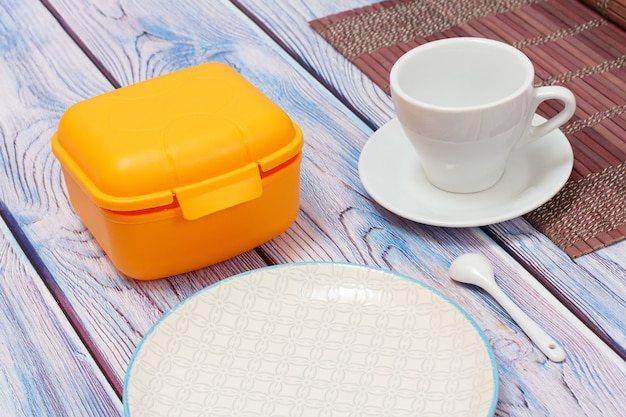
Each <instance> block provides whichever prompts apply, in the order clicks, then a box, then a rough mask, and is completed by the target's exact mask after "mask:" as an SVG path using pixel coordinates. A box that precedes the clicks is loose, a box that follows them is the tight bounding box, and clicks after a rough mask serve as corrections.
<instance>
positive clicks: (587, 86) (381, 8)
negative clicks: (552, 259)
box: [310, 0, 626, 257]
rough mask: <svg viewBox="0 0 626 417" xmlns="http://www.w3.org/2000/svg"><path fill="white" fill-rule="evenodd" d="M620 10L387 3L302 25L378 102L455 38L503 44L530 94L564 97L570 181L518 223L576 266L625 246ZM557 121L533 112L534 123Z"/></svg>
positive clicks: (570, 3)
mask: <svg viewBox="0 0 626 417" xmlns="http://www.w3.org/2000/svg"><path fill="white" fill-rule="evenodd" d="M583 1H584V2H585V3H589V4H590V5H593V6H595V7H596V8H591V7H588V6H587V5H585V4H583ZM620 4H621V5H624V4H626V0H619V1H617V2H616V1H611V0H609V1H608V2H607V1H606V0H601V1H599V2H598V1H595V0H582V1H579V0H508V1H507V0H448V1H445V2H444V1H440V0H390V1H383V2H381V3H376V4H372V5H370V6H367V7H363V8H359V9H355V10H349V11H346V12H343V13H340V14H337V15H333V16H328V17H324V18H321V19H318V20H315V21H312V22H310V23H311V26H312V27H313V28H314V29H315V30H316V31H317V32H318V33H319V34H320V35H321V36H322V37H324V38H325V39H326V40H327V41H328V42H329V43H330V44H332V45H333V46H334V47H335V48H336V49H337V50H338V51H339V52H340V53H342V54H343V55H344V56H345V57H346V58H348V59H349V60H350V61H351V62H353V63H354V64H355V65H356V66H357V67H358V68H360V69H361V70H362V71H363V72H364V73H365V74H367V76H369V77H370V78H371V79H372V80H373V81H374V82H375V83H377V84H378V85H379V86H380V87H381V88H382V89H383V90H385V91H386V92H387V93H389V71H390V70H391V66H392V65H393V63H394V62H395V60H396V59H397V58H398V57H400V56H401V55H402V54H403V53H405V52H406V51H408V50H409V49H411V48H414V47H416V46H418V45H420V44H423V43H426V42H429V41H431V40H435V39H440V38H446V37H455V36H478V37H486V38H491V39H497V40H500V41H504V42H507V43H510V44H512V45H514V46H516V47H518V48H519V49H521V50H522V51H523V52H525V53H526V54H527V55H528V56H529V57H530V59H531V60H532V61H533V63H534V65H535V70H536V73H537V76H536V80H535V81H536V84H537V85H552V84H560V85H564V86H566V87H568V88H569V89H571V90H572V91H573V92H574V94H575V95H576V98H577V104H578V106H577V110H576V114H575V115H574V117H573V118H572V119H571V121H570V123H568V124H566V125H565V126H563V127H562V131H563V133H564V134H565V135H566V136H567V138H568V139H569V141H570V143H571V144H572V147H573V148H574V159H575V161H574V169H573V172H572V175H571V177H570V179H569V181H568V182H567V184H566V185H565V187H564V188H563V189H562V190H561V191H560V192H559V193H558V194H557V195H556V196H555V197H554V198H553V199H552V200H551V201H549V202H548V203H546V204H545V205H543V206H542V207H540V208H538V209H536V210H535V211H533V212H531V213H529V214H527V215H526V216H525V218H526V219H527V220H528V221H529V222H530V223H531V224H532V225H533V226H534V227H535V228H537V230H539V231H540V232H542V233H544V234H545V235H546V236H547V237H548V238H550V239H551V240H552V241H553V242H554V243H555V244H556V245H557V246H559V247H560V248H561V249H563V250H564V251H565V252H566V253H567V254H568V255H569V256H571V257H577V256H580V255H583V254H586V253H589V252H592V251H594V250H596V249H599V248H602V247H605V246H607V245H609V244H611V243H614V242H617V241H619V240H622V239H624V238H625V237H626V163H625V161H626V30H625V29H624V28H621V27H620V26H619V21H618V20H615V21H613V20H609V19H608V18H609V11H610V12H611V13H613V14H615V10H618V11H620V10H621V11H620V13H621V14H619V13H618V14H617V16H618V17H619V16H622V17H623V16H626V13H623V11H624V9H619V7H618V6H620ZM608 6H611V7H612V9H607V7H608ZM557 111H558V108H552V107H551V106H550V104H548V103H544V104H542V106H541V107H540V109H539V113H540V114H542V115H543V116H544V117H550V116H551V115H553V114H555V113H556V112H557Z"/></svg>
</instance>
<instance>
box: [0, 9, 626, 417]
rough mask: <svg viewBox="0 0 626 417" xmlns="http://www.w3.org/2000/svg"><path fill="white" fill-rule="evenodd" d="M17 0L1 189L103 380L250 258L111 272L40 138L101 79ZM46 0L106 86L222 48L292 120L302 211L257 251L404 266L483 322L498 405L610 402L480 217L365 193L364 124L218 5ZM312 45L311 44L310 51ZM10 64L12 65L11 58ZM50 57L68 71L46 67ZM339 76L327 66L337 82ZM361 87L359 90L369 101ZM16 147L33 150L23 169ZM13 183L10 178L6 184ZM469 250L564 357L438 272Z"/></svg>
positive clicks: (570, 409) (612, 373)
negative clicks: (488, 263) (458, 221)
mask: <svg viewBox="0 0 626 417" xmlns="http://www.w3.org/2000/svg"><path fill="white" fill-rule="evenodd" d="M23 4H24V6H23V7H20V6H18V7H16V8H12V9H11V13H12V14H11V15H10V17H9V18H7V20H11V21H13V20H15V19H17V20H18V21H22V22H27V21H28V22H30V20H29V19H32V17H31V15H32V14H33V13H39V14H41V16H40V17H37V20H36V21H37V23H38V25H37V27H33V28H30V29H29V30H28V31H26V32H25V34H22V35H20V36H23V37H25V38H24V39H22V40H20V42H21V44H20V45H21V47H20V48H19V50H20V51H26V50H30V51H34V52H31V53H27V52H24V53H22V55H20V56H19V58H20V59H19V60H18V59H16V58H13V59H12V60H10V61H8V62H9V63H7V64H4V63H0V68H3V69H4V70H5V71H6V72H14V71H15V73H16V74H17V75H15V76H14V77H13V78H14V83H13V84H11V85H10V86H9V87H6V86H4V84H0V88H2V89H6V90H7V91H8V93H9V94H10V95H11V97H13V98H12V100H13V102H12V104H13V105H12V106H9V107H11V108H12V109H17V110H12V112H13V113H15V114H16V115H17V116H19V117H17V116H14V115H13V113H11V115H10V116H6V115H4V114H0V115H2V119H0V120H1V121H2V123H3V126H5V123H6V124H7V125H9V126H11V127H10V129H7V130H6V132H7V134H4V133H3V145H2V146H3V147H4V148H3V151H2V153H1V155H2V158H3V159H2V161H3V162H2V163H3V164H4V165H5V166H6V167H7V170H6V171H5V173H3V177H2V178H1V179H2V183H1V184H2V193H3V194H2V196H3V198H4V197H5V195H6V197H7V199H8V200H9V202H10V204H8V205H9V208H10V209H11V211H12V213H14V216H15V223H16V225H17V226H19V228H20V230H22V231H23V234H24V239H25V240H26V241H27V242H28V243H29V244H30V245H32V252H33V253H36V254H37V256H39V261H38V262H37V264H38V265H40V273H42V275H43V276H44V278H45V279H46V280H47V282H48V283H49V285H50V286H51V287H52V288H53V290H54V292H55V293H56V294H58V295H57V296H58V297H59V300H60V303H61V305H62V306H63V308H64V309H65V311H67V312H68V315H69V316H70V317H71V319H72V320H74V321H75V323H76V325H77V326H78V327H79V328H81V329H83V330H81V331H82V332H83V337H85V339H86V340H87V342H88V343H89V345H90V347H91V350H92V351H93V352H94V354H95V356H96V359H97V360H98V361H99V362H100V363H101V365H102V366H103V368H104V369H107V370H108V372H109V377H110V378H111V380H112V381H113V385H114V387H115V388H116V389H119V386H120V385H121V381H122V379H123V377H124V372H125V367H126V365H127V363H128V358H129V354H130V352H132V350H133V349H134V347H135V346H136V344H137V343H138V342H139V340H140V338H141V335H142V334H144V333H145V332H146V331H147V329H148V327H149V325H150V324H151V323H153V322H154V321H155V320H156V319H157V318H158V317H159V316H160V315H161V314H162V312H163V311H165V310H166V309H168V308H169V307H170V306H171V305H172V304H173V303H174V302H175V301H176V300H178V299H180V298H182V297H184V296H185V295H187V294H190V293H192V292H194V291H196V290H197V289H199V288H200V287H201V286H203V285H204V284H205V283H206V282H209V281H210V280H212V279H218V278H219V277H223V276H227V275H231V274H233V273H235V272H236V271H238V270H241V269H246V268H253V267H255V266H254V265H257V266H259V265H261V264H262V263H261V262H260V260H259V259H258V258H257V257H255V256H253V255H254V254H248V256H245V257H240V258H238V259H236V260H234V261H232V262H227V263H224V264H222V265H217V266H215V267H213V268H207V269H205V270H202V271H200V272H197V273H194V274H186V275H183V276H180V277H176V278H173V279H168V280H160V281H155V282H150V283H137V282H132V281H128V280H124V279H123V278H122V277H120V276H119V275H118V274H117V273H116V272H115V271H114V270H113V269H112V267H111V266H110V265H109V263H108V261H107V260H106V257H104V256H103V254H102V253H101V252H100V251H99V249H98V246H97V245H96V243H95V242H93V240H92V238H91V237H90V235H89V233H87V232H86V231H85V230H84V229H83V228H82V226H81V223H80V222H79V220H78V219H77V218H76V216H74V215H73V213H72V212H71V209H70V208H69V206H68V204H67V200H66V199H65V196H64V190H63V186H62V182H61V178H60V172H59V167H58V164H57V163H56V162H55V161H54V159H53V158H52V156H51V154H50V153H49V150H48V149H47V143H48V142H47V141H48V140H49V135H51V133H52V131H53V130H54V128H55V123H56V121H58V117H60V114H61V113H62V111H63V110H64V108H65V106H67V105H69V104H70V103H71V102H72V100H75V101H77V100H79V99H82V98H85V97H88V96H90V95H93V94H94V93H95V92H96V91H97V90H98V89H101V91H104V90H106V89H107V88H109V87H110V85H111V84H110V83H108V82H107V81H106V78H105V77H104V76H103V75H102V74H101V73H99V72H98V71H96V69H95V67H94V66H93V65H92V64H91V62H90V61H89V60H87V57H86V56H84V55H82V54H81V51H80V50H78V48H76V47H75V46H73V44H72V43H71V42H69V39H68V38H67V36H66V35H65V34H64V33H63V32H61V31H60V28H59V27H58V25H56V24H55V22H54V21H53V20H52V19H51V18H50V15H49V14H46V13H44V12H43V11H42V8H37V7H36V5H35V4H32V3H31V2H28V1H26V2H23ZM51 4H52V6H53V7H54V9H55V12H56V13H57V14H58V16H59V18H60V19H62V21H63V22H64V24H65V25H67V27H69V28H71V30H72V32H73V33H75V34H76V37H77V38H76V39H77V40H78V41H79V44H83V45H84V46H85V47H86V48H88V52H89V54H90V55H92V56H93V59H94V61H95V62H97V63H99V64H100V65H102V66H103V69H104V70H105V72H106V73H108V74H111V77H113V78H114V80H117V82H119V84H120V85H125V84H127V83H130V82H134V81H139V80H141V79H145V78H149V77H150V76H154V75H157V74H159V73H163V72H168V71H170V70H173V69H178V68H182V67H185V66H189V65H194V64H198V63H200V62H204V61H206V60H216V61H222V62H226V63H228V64H230V65H232V66H233V67H235V68H236V69H238V70H239V71H240V72H241V73H242V74H243V75H244V76H245V77H246V78H248V79H249V80H250V81H251V82H252V83H253V84H255V85H256V86H257V87H259V88H260V89H261V90H262V91H264V92H265V93H266V94H267V95H268V96H270V98H272V99H273V100H274V101H276V102H277V103H278V104H279V105H281V107H283V108H285V110H287V112H288V113H289V114H290V115H291V116H292V117H293V118H294V120H295V121H296V122H297V123H298V124H300V125H301V127H302V128H303V130H304V132H305V141H306V147H305V150H304V154H305V155H304V161H303V172H302V210H301V212H300V216H299V218H298V220H297V222H296V224H295V225H294V226H293V227H292V228H291V229H290V230H289V231H288V232H286V233H284V234H283V235H281V236H280V237H278V238H277V239H275V240H273V241H272V242H270V243H269V244H267V245H264V247H263V252H264V253H265V255H266V256H267V257H271V258H273V261H274V262H278V263H282V262H291V261H306V260H313V261H323V260H333V261H349V262H355V263H366V264H370V265H379V266H383V267H387V268H390V269H394V270H396V271H399V272H402V273H406V274H410V275H412V276H414V277H416V278H418V279H420V280H421V281H423V282H425V283H427V284H430V285H432V286H434V287H436V288H438V289H440V290H441V291H443V292H444V293H446V294H447V295H449V296H450V297H452V298H453V299H455V300H456V301H457V302H458V303H459V304H460V305H461V306H463V307H464V308H466V309H467V311H468V312H469V314H470V315H472V316H473V317H474V318H475V319H476V320H477V321H478V322H479V324H480V325H481V327H482V328H484V329H485V331H486V333H487V336H488V337H489V339H490V341H491V343H492V345H493V346H494V348H495V351H496V355H497V359H498V364H499V366H500V376H501V380H502V385H501V395H500V403H499V406H498V407H499V408H498V413H499V415H519V416H526V415H528V416H531V415H533V416H536V415H550V414H552V415H563V414H566V413H568V414H570V415H597V414H601V415H607V416H610V415H619V413H621V411H622V404H623V401H624V399H626V392H625V391H624V390H625V389H626V388H624V387H626V369H625V365H624V361H623V360H621V359H620V358H619V357H618V356H617V355H616V354H615V353H614V352H612V351H611V350H610V349H608V347H606V345H604V344H603V343H602V342H601V341H600V340H598V339H597V338H596V337H595V336H594V335H593V334H591V332H589V331H588V330H587V329H586V328H585V327H584V326H583V325H582V324H581V323H580V322H578V320H576V318H575V317H573V316H572V315H571V314H570V313H569V312H568V311H567V310H566V309H565V308H564V307H563V306H562V305H560V304H559V303H558V302H556V301H555V300H554V299H553V297H551V295H550V294H549V293H548V292H547V291H546V290H545V289H544V288H543V287H541V286H540V285H538V284H537V281H536V280H534V278H532V277H528V276H522V278H517V276H518V272H520V270H519V266H515V265H516V264H515V262H513V260H512V259H511V258H510V257H509V256H507V255H506V253H504V251H502V250H501V249H499V248H498V246H497V245H496V244H494V242H493V241H491V240H490V239H489V238H488V237H487V236H486V235H485V234H484V233H482V232H481V231H480V230H477V229H461V230H453V229H442V228H432V227H425V226H421V225H418V224H415V223H413V222H408V221H405V220H403V219H401V218H398V217H397V216H393V215H391V214H390V213H388V212H386V211H385V210H382V209H380V208H379V206H377V205H376V204H375V203H373V202H372V201H371V200H370V199H369V198H368V197H367V195H366V194H365V191H364V190H363V189H362V187H361V185H360V182H359V180H358V175H357V170H356V161H357V159H358V153H359V150H360V148H361V146H362V145H363V144H364V143H365V141H366V140H367V138H368V137H369V135H371V133H372V131H371V129H369V128H368V127H367V126H366V125H365V124H364V123H363V122H361V121H360V120H359V119H358V118H357V117H355V116H354V115H353V114H351V113H350V112H349V110H348V109H347V108H346V107H344V106H343V105H342V104H341V103H340V102H339V101H338V100H337V99H336V98H335V97H334V96H333V95H332V94H331V93H330V92H328V91H327V90H326V89H325V88H324V87H323V86H321V85H320V84H319V83H318V82H317V81H316V80H315V79H313V78H312V77H311V76H310V75H309V74H308V73H307V71H306V70H305V69H303V68H302V67H300V66H299V65H298V64H297V63H296V62H295V61H293V60H291V59H290V58H289V57H288V56H287V54H286V53H284V52H283V51H282V50H281V49H280V48H279V46H277V45H276V44H273V43H272V41H271V39H270V38H268V37H267V36H265V34H264V33H263V31H262V30H260V29H259V28H257V27H255V26H254V25H253V24H252V22H251V21H250V20H248V19H247V18H246V16H245V15H243V14H242V13H240V12H239V11H238V10H237V9H236V8H235V7H233V6H232V5H231V4H230V3H227V2H211V4H210V6H209V5H208V4H207V3H206V2H195V1H186V2H181V1H176V2H174V1H172V2H159V3H155V2H149V1H145V2H140V1H135V2H131V1H126V2H125V1H110V2H104V1H103V2H98V5H97V6H94V5H92V4H85V3H83V2H79V1H71V0H56V1H54V2H52V3H51ZM264 4H265V3H264ZM329 4H330V3H329ZM274 7H276V5H274ZM335 7H336V6H335ZM16 10H17V11H16ZM27 10H28V12H27ZM267 10H268V11H271V12H272V13H275V14H279V15H282V14H284V13H287V12H288V14H290V15H291V16H292V18H290V19H293V21H294V23H298V25H300V26H301V27H306V21H303V19H302V17H297V16H302V13H300V14H299V15H293V14H292V13H293V10H292V9H291V8H290V6H285V5H281V8H280V9H279V10H280V12H277V10H278V9H276V8H274V9H273V11H272V9H267ZM3 16H4V15H3ZM27 17H28V19H27ZM3 24H5V23H4V21H3ZM24 24H25V23H24ZM14 33H17V31H16V32H14ZM15 36H16V37H17V35H15ZM294 36H295V35H294ZM298 36H300V38H299V39H300V40H299V42H300V48H303V49H308V48H309V47H310V48H319V46H320V45H318V44H317V40H316V39H315V38H307V37H306V36H303V35H298ZM307 39H308V40H307ZM46 42H49V43H51V44H54V45H55V47H56V49H55V50H54V53H50V54H49V55H47V59H37V56H38V54H41V53H42V52H44V51H47V49H45V48H43V47H42V44H46ZM56 45H59V46H56ZM16 49H18V48H16ZM324 50H325V49H324V48H322V49H321V50H320V51H324ZM46 53H47V52H46ZM322 56H323V54H322V52H320V59H322ZM18 61H19V62H21V64H18ZM18 65H21V67H19V68H22V67H23V68H25V69H26V73H24V74H21V73H19V71H16V68H18ZM59 70H60V72H61V73H63V74H64V73H65V71H67V72H68V73H70V74H72V76H67V78H65V77H62V76H60V75H58V72H59ZM38 72H43V74H42V75H40V78H37V77H36V76H34V75H33V74H32V73H35V74H36V73H38ZM29 73H30V75H28V74H29ZM343 75H345V74H341V75H338V74H336V76H337V77H340V78H338V80H339V79H341V77H343ZM40 79H41V80H44V81H45V82H43V81H39V80H40ZM59 79H61V80H63V81H60V80H59ZM355 79H358V78H355ZM351 80H352V78H351V77H347V79H346V80H345V82H347V83H352V85H353V88H354V89H355V91H358V85H359V83H360V81H357V82H356V83H355V82H354V81H351ZM33 84H34V85H35V86H36V87H35V89H40V90H41V91H43V93H42V94H41V95H42V96H43V97H58V96H59V95H61V96H62V97H65V98H64V99H62V100H59V105H58V107H57V108H56V112H54V111H53V112H51V111H49V110H47V109H48V107H46V106H45V105H43V104H41V102H38V101H34V102H35V103H36V104H37V103H39V104H37V105H38V106H39V107H43V110H41V109H40V110H33V111H32V113H29V111H28V109H30V107H29V106H26V105H25V104H24V103H23V102H22V101H21V98H20V97H21V93H20V92H21V91H24V90H25V89H28V87H26V86H31V85H33ZM86 86H87V87H86ZM367 88H372V87H371V86H370V87H367ZM0 92H3V91H0ZM360 94H363V93H362V92H361V93H360ZM68 95H69V97H67V96H68ZM355 95H358V94H356V93H355ZM363 97H366V100H365V101H364V102H366V101H369V100H372V98H371V97H370V96H367V95H366V96H363ZM368 97H369V98H368ZM370 105H372V104H370ZM371 108H372V107H370V109H371ZM388 109H389V108H388V107H387V110H388ZM46 111H48V113H46ZM42 114H44V115H46V114H47V115H48V117H47V118H45V119H46V122H45V123H44V122H40V123H41V126H42V130H46V131H47V134H48V135H46V138H39V135H25V136H21V137H20V140H19V141H16V140H15V137H16V135H17V133H16V132H20V131H21V130H20V129H25V130H28V129H27V126H30V122H31V121H32V120H40V119H39V117H41V115H42ZM380 114H383V111H382V110H381V113H380ZM380 114H379V115H378V117H379V118H383V119H384V117H383V116H380ZM24 115H30V117H25V116H24ZM5 117H6V118H5ZM6 121H8V122H6ZM17 136H19V135H17ZM16 148H18V150H15V149H16ZM29 152H30V153H31V154H38V155H41V156H40V157H39V159H38V162H35V163H31V162H28V164H30V165H29V166H28V167H27V169H24V168H23V167H22V166H23V165H24V164H25V162H24V160H25V158H26V156H27V154H29ZM42 161H45V162H46V163H42ZM14 168H19V169H14ZM11 181H13V182H11ZM13 184H18V185H19V187H16V188H15V189H13V190H9V189H8V188H7V187H8V186H9V185H13ZM5 186H6V187H5ZM46 193H47V198H46V201H47V204H42V203H41V201H42V199H41V198H40V197H39V195H44V194H46ZM59 224H61V226H59ZM469 250H475V251H480V252H483V253H485V254H486V255H487V256H489V257H490V258H491V259H492V260H493V261H494V263H495V265H496V269H497V270H498V274H499V280H500V281H501V283H502V285H503V286H504V287H505V289H506V291H507V292H509V293H510V294H511V295H512V296H513V297H514V298H515V299H516V300H517V301H518V302H520V303H521V305H522V307H523V308H524V309H525V310H527V311H528V312H529V313H530V315H531V316H533V317H534V318H536V319H537V320H538V321H539V322H540V323H541V324H542V325H543V326H544V327H545V328H546V329H547V330H548V331H549V332H550V333H551V334H552V335H553V336H555V337H556V338H557V339H559V340H560V341H561V342H562V343H563V345H564V347H565V349H566V350H567V351H568V354H569V358H568V360H567V362H566V363H564V364H553V363H550V362H546V360H545V358H544V357H543V356H542V354H541V352H540V351H539V350H537V349H535V348H534V347H533V346H532V344H531V343H530V342H529V341H528V339H527V338H526V337H525V335H524V334H523V333H522V332H521V331H520V330H519V328H517V326H515V325H514V324H512V323H511V322H510V319H509V318H508V316H507V315H506V314H505V313H504V312H503V311H502V310H501V309H500V308H499V307H497V306H496V305H494V303H493V301H492V300H491V299H490V298H489V297H487V296H485V295H484V294H483V293H481V292H480V291H476V290H473V289H468V288H467V287H465V286H461V285H457V284H454V283H452V282H451V281H450V280H449V279H448V278H447V273H446V270H447V267H448V265H449V263H450V261H451V260H452V259H453V258H454V257H455V256H457V255H459V254H460V253H462V252H464V251H469ZM599 375H600V376H601V377H599ZM554 398H558V399H559V401H554ZM598 411H599V412H598Z"/></svg>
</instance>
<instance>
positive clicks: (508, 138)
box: [390, 38, 576, 193]
mask: <svg viewBox="0 0 626 417" xmlns="http://www.w3.org/2000/svg"><path fill="white" fill-rule="evenodd" d="M534 75H535V72H534V68H533V65H532V63H531V62H530V60H529V59H528V57H527V56H526V55H524V54H523V53H522V52H521V51H519V50H518V49H516V48H514V47H512V46H510V45H507V44H505V43H502V42H498V41H494V40H489V39H482V38H450V39H443V40H437V41H433V42H429V43H427V44H424V45H421V46H418V47H417V48H415V49H412V50H410V51H409V52H407V53H406V54H404V55H403V56H401V57H400V58H399V59H398V61H396V63H395V64H394V65H393V68H392V69H391V74H390V84H391V96H392V98H393V103H394V106H395V109H396V112H397V115H398V119H399V121H400V124H401V125H402V128H403V130H404V132H405V134H406V136H407V137H408V138H409V140H410V141H411V143H412V145H413V146H414V148H415V150H416V151H417V154H418V156H419V158H420V162H421V165H422V167H423V169H424V173H425V175H426V177H427V178H428V180H429V181H430V182H431V183H432V184H433V185H435V186H436V187H439V188H441V189H443V190H445V191H450V192H455V193H472V192H478V191H483V190H485V189H487V188H489V187H491V186H493V185H495V184H496V183H497V182H498V181H499V180H500V178H501V177H502V175H503V173H504V170H505V167H506V162H507V160H508V158H509V155H510V154H511V152H513V151H514V150H515V149H517V148H519V147H521V146H524V145H526V144H528V143H530V142H533V141H535V140H537V139H539V138H541V137H543V136H545V135H546V134H548V133H550V132H551V131H553V130H554V129H557V128H559V127H560V126H561V125H563V124H564V123H565V122H566V121H567V120H569V118H570V117H571V116H572V115H573V114H574V110H575V108H576V100H575V98H574V95H573V94H572V92H571V91H570V90H568V89H566V88H564V87H559V86H547V87H534V86H533V80H534ZM551 99H555V100H559V101H561V102H562V105H563V109H562V110H561V111H560V112H559V113H558V114H556V115H555V116H554V117H552V118H550V119H549V120H547V121H545V122H544V123H541V124H539V125H537V126H534V125H532V119H533V116H534V114H535V111H536V110H537V106H539V104H540V103H541V102H543V101H545V100H551Z"/></svg>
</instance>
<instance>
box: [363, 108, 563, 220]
mask: <svg viewBox="0 0 626 417" xmlns="http://www.w3.org/2000/svg"><path fill="white" fill-rule="evenodd" d="M541 120H544V119H543V118H542V117H541V116H538V115H535V121H534V122H535V124H537V123H539V122H540V121H541ZM573 165H574V155H573V152H572V147H571V145H570V144H569V142H568V140H567V138H566V137H565V135H563V133H562V132H561V131H559V130H556V131H553V132H552V133H549V134H548V135H546V136H545V137H543V138H541V139H539V140H537V141H536V142H534V143H531V144H529V145H527V146H525V147H523V148H521V149H520V150H518V151H516V152H514V153H513V154H512V155H511V158H510V160H509V163H508V165H507V169H506V171H505V172H504V175H503V176H502V179H501V180H500V181H499V182H498V183H497V184H496V185H494V186H493V187H491V188H489V189H488V190H485V191H481V192H478V193H471V194H456V193H450V192H446V191H443V190H441V189H439V188H437V187H435V186H434V185H432V184H431V183H430V182H428V180H427V179H426V177H425V176H424V172H423V170H422V167H421V165H420V163H419V159H418V156H417V153H416V152H415V150H414V148H413V147H412V146H411V144H410V143H409V141H408V139H407V138H406V137H405V135H404V131H403V130H402V127H401V126H400V122H399V121H398V119H393V120H391V121H390V122H388V123H387V124H385V125H384V126H383V127H381V128H380V129H378V130H377V131H376V132H375V133H374V134H373V135H372V137H371V138H370V139H369V140H368V141H367V143H366V144H365V146H364V147H363V150H362V152H361V156H360V159H359V175H360V177H361V182H362V183H363V186H364V187H365V189H366V190H367V192H368V193H369V194H370V196H371V197H372V198H373V199H374V200H376V201H377V202H378V203H379V204H380V205H381V206H383V207H385V208H386V209H387V210H389V211H392V212H393V213H395V214H398V215H400V216H402V217H405V218H407V219H410V220H413V221H416V222H419V223H424V224H429V225H433V226H448V227H472V226H485V225H488V224H493V223H498V222H502V221H505V220H509V219H512V218H514V217H517V216H521V215H522V214H525V213H528V212H530V211H532V210H534V209H536V208H537V207H539V206H540V205H542V204H543V203H545V202H546V201H548V200H549V199H550V198H552V197H553V196H554V195H555V194H556V193H557V192H558V191H559V190H560V189H561V188H562V187H563V185H564V184H565V182H566V181H567V179H568V178H569V176H570V173H571V172H572V167H573Z"/></svg>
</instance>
